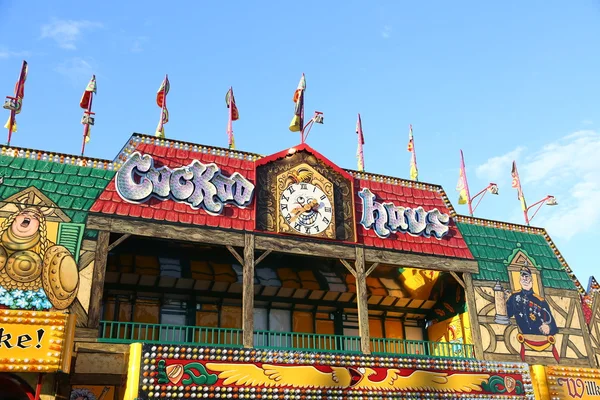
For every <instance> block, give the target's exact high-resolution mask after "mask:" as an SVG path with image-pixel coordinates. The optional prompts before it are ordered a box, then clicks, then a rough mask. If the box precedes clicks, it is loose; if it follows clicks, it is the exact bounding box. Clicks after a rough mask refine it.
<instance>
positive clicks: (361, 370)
mask: <svg viewBox="0 0 600 400" xmlns="http://www.w3.org/2000/svg"><path fill="white" fill-rule="evenodd" d="M358 372H360V373H361V374H364V373H365V372H367V370H366V369H364V368H363V367H360V368H359V369H358Z"/></svg>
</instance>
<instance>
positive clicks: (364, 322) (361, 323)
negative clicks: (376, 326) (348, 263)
mask: <svg viewBox="0 0 600 400" xmlns="http://www.w3.org/2000/svg"><path fill="white" fill-rule="evenodd" d="M354 268H355V269H356V305H357V308H358V330H359V332H360V350H361V351H362V353H363V354H371V340H370V338H371V334H370V332H369V308H368V299H367V280H366V278H367V277H366V274H365V253H364V249H363V248H362V247H356V261H355V263H354Z"/></svg>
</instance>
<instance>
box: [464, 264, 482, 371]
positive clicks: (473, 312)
mask: <svg viewBox="0 0 600 400" xmlns="http://www.w3.org/2000/svg"><path fill="white" fill-rule="evenodd" d="M463 282H464V283H465V299H466V300H467V310H468V313H469V322H470V323H471V338H473V347H474V348H475V357H476V358H477V359H478V360H483V359H484V358H483V342H482V339H481V331H480V328H479V317H478V316H477V305H476V303H475V287H474V286H473V277H472V276H471V273H470V272H463Z"/></svg>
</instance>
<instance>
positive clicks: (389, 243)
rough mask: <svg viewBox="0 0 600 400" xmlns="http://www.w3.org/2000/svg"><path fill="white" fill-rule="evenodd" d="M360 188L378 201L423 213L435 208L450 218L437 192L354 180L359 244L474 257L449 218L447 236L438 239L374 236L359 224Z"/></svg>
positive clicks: (369, 230) (403, 234)
mask: <svg viewBox="0 0 600 400" xmlns="http://www.w3.org/2000/svg"><path fill="white" fill-rule="evenodd" d="M363 188H367V189H369V190H370V191H371V192H373V194H375V195H376V196H377V201H378V202H391V203H394V204H395V205H397V206H402V207H410V208H416V207H419V206H422V207H423V208H424V209H425V211H430V210H432V209H434V208H437V209H438V210H439V211H440V212H441V213H443V214H448V215H450V210H449V209H448V207H447V206H446V203H445V202H444V200H443V199H442V196H441V195H440V193H438V192H435V191H431V190H426V189H418V188H411V187H406V186H400V185H392V184H385V183H381V182H374V181H371V180H364V179H355V180H354V192H355V195H354V201H355V205H356V221H357V224H356V232H357V237H358V242H359V243H363V244H364V245H365V246H368V247H380V248H390V247H391V248H393V249H394V250H399V251H410V252H415V253H424V254H432V255H439V256H445V257H458V258H466V259H473V255H472V254H471V252H470V251H469V249H468V247H467V244H466V243H465V241H464V239H463V237H462V235H461V234H460V232H459V230H458V229H457V228H456V224H455V223H454V221H453V220H452V218H451V219H450V224H449V226H450V231H449V233H448V234H447V235H446V236H444V237H442V238H441V239H436V238H435V237H429V238H426V237H422V236H411V235H409V234H407V233H401V232H398V233H392V234H391V235H390V236H389V237H387V238H385V239H382V238H380V237H379V236H377V234H376V233H375V231H374V230H373V229H366V228H365V227H364V226H363V225H362V224H360V220H361V219H362V199H361V198H360V197H359V196H358V192H359V191H360V190H362V189H363Z"/></svg>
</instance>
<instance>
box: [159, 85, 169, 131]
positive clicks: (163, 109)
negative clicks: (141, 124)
mask: <svg viewBox="0 0 600 400" xmlns="http://www.w3.org/2000/svg"><path fill="white" fill-rule="evenodd" d="M168 81H169V74H165V91H164V96H163V105H162V107H161V109H160V132H161V134H162V135H163V136H164V133H163V132H164V130H165V125H164V115H165V108H166V107H167V82H168Z"/></svg>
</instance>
